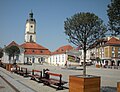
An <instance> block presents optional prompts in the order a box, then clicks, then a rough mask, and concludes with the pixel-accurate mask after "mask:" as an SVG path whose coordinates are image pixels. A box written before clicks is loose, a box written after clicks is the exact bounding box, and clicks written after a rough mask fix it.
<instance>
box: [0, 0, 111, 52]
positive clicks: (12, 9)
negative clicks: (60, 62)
mask: <svg viewBox="0 0 120 92" xmlns="http://www.w3.org/2000/svg"><path fill="white" fill-rule="evenodd" d="M108 4H110V0H0V47H3V46H4V45H8V44H9V43H11V42H12V41H15V42H16V43H17V44H19V45H21V44H23V43H24V33H25V24H26V20H27V19H28V18H29V13H30V12H31V10H32V12H33V14H34V18H35V20H36V23H37V24H36V34H37V35H36V36H37V43H38V44H40V45H42V46H44V47H46V48H48V49H49V50H50V51H55V50H56V49H58V48H59V47H61V46H64V45H68V44H69V45H72V46H74V45H73V44H71V43H68V40H67V36H66V35H65V33H64V31H65V30H64V21H66V18H69V17H71V16H73V15H74V14H75V13H78V12H91V13H94V14H96V15H97V16H98V17H99V18H101V19H102V20H103V21H104V23H105V24H106V25H107V23H108V16H107V11H106V10H107V9H108V8H107V5H108Z"/></svg>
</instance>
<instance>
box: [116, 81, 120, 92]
mask: <svg viewBox="0 0 120 92" xmlns="http://www.w3.org/2000/svg"><path fill="white" fill-rule="evenodd" d="M117 92H120V82H118V83H117Z"/></svg>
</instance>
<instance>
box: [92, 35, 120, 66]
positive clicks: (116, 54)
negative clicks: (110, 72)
mask: <svg viewBox="0 0 120 92" xmlns="http://www.w3.org/2000/svg"><path fill="white" fill-rule="evenodd" d="M94 45H95V48H92V50H91V53H92V55H94V57H95V59H96V61H97V63H98V64H102V65H110V66H114V65H116V66H120V40H119V38H116V37H107V38H105V39H101V40H98V41H96V42H95V44H94ZM93 51H94V52H93ZM97 59H99V60H97Z"/></svg>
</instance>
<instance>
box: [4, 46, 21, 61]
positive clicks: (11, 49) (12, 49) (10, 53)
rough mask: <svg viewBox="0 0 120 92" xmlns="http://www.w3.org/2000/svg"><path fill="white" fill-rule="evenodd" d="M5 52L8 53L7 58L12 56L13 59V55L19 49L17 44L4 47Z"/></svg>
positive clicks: (17, 52)
mask: <svg viewBox="0 0 120 92" xmlns="http://www.w3.org/2000/svg"><path fill="white" fill-rule="evenodd" d="M5 52H6V53H7V54H8V56H9V58H11V57H13V60H14V57H15V56H16V55H19V54H20V49H19V48H18V47H17V46H10V47H6V48H5ZM14 61H15V60H14ZM14 63H16V62H14Z"/></svg>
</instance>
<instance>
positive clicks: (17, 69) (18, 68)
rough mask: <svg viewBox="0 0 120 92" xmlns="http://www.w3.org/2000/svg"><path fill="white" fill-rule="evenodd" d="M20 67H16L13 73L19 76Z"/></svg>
mask: <svg viewBox="0 0 120 92" xmlns="http://www.w3.org/2000/svg"><path fill="white" fill-rule="evenodd" d="M19 71H20V66H15V69H13V70H12V72H14V73H17V74H19Z"/></svg>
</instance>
